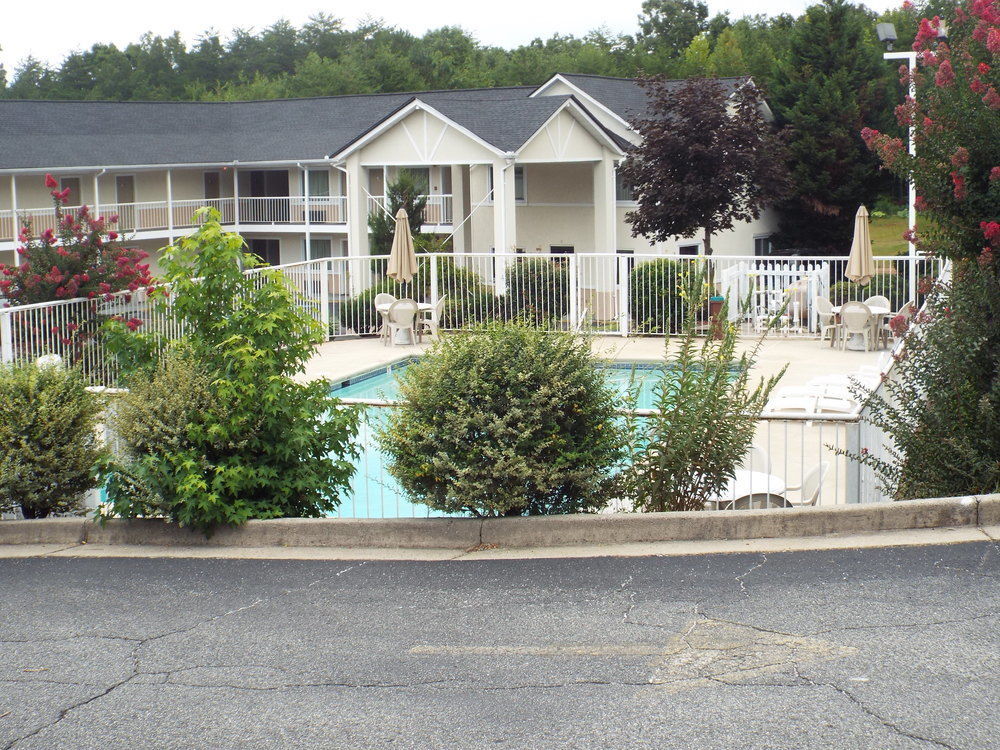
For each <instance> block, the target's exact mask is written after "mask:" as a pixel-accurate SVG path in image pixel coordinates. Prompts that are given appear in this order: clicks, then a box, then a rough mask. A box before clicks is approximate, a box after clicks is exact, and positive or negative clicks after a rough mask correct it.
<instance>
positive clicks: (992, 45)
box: [986, 28, 1000, 55]
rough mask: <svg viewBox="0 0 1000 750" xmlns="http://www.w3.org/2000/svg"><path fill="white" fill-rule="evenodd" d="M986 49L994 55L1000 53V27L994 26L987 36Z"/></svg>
mask: <svg viewBox="0 0 1000 750" xmlns="http://www.w3.org/2000/svg"><path fill="white" fill-rule="evenodd" d="M986 49H988V50H989V51H990V52H992V53H993V54H994V55H1000V29H997V28H992V29H990V32H989V34H988V35H987V36H986Z"/></svg>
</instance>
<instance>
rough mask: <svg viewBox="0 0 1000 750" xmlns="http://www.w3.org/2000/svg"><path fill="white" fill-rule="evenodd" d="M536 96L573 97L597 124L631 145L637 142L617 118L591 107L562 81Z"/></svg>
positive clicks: (632, 133)
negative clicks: (628, 141) (630, 142)
mask: <svg viewBox="0 0 1000 750" xmlns="http://www.w3.org/2000/svg"><path fill="white" fill-rule="evenodd" d="M538 96H575V97H577V98H578V99H579V100H580V102H581V103H582V104H583V106H584V107H586V108H587V111H588V112H590V113H591V114H592V115H593V116H594V118H595V119H596V120H597V121H598V122H599V123H601V124H602V125H603V126H604V127H606V128H607V129H608V130H610V131H611V132H612V133H615V134H616V135H619V136H621V137H622V138H626V139H628V140H630V141H632V142H633V143H637V142H638V141H637V140H636V135H635V133H634V132H632V130H631V129H629V128H628V127H627V126H626V125H623V124H622V122H621V120H619V119H618V117H616V116H615V115H612V114H610V113H609V112H605V111H604V110H602V109H601V108H600V107H596V106H593V105H591V103H590V101H588V99H587V98H586V97H585V96H583V95H582V94H581V92H580V91H579V90H578V89H576V88H573V87H572V86H568V85H567V84H565V83H563V82H562V81H555V82H553V83H552V84H551V85H550V86H548V87H547V88H546V89H545V91H544V92H542V93H541V94H538Z"/></svg>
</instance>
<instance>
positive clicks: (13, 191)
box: [10, 175, 21, 240]
mask: <svg viewBox="0 0 1000 750" xmlns="http://www.w3.org/2000/svg"><path fill="white" fill-rule="evenodd" d="M10 214H11V217H12V218H11V232H12V234H13V236H12V237H11V239H12V240H16V239H17V236H18V235H19V234H20V233H21V227H20V226H19V224H20V223H21V222H20V221H18V219H17V177H15V176H14V175H11V176H10Z"/></svg>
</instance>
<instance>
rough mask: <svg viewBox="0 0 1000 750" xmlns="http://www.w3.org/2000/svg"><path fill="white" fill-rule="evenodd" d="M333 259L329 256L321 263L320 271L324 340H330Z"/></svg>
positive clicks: (320, 309) (320, 299)
mask: <svg viewBox="0 0 1000 750" xmlns="http://www.w3.org/2000/svg"><path fill="white" fill-rule="evenodd" d="M332 265H333V261H332V260H330V259H329V258H327V259H326V260H324V261H323V263H322V264H321V265H320V269H319V271H320V273H319V304H320V308H319V317H320V320H321V321H322V322H323V340H324V341H329V340H330V274H331V273H332V272H333V269H332Z"/></svg>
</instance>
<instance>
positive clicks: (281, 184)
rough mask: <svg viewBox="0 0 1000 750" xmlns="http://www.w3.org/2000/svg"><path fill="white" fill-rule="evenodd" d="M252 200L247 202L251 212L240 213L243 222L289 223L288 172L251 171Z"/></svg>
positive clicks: (283, 170)
mask: <svg viewBox="0 0 1000 750" xmlns="http://www.w3.org/2000/svg"><path fill="white" fill-rule="evenodd" d="M250 198H251V200H249V201H246V203H247V204H248V205H247V208H248V209H249V210H248V211H243V210H241V211H240V219H241V220H243V221H246V222H248V223H254V222H257V223H261V222H262V223H268V224H279V223H280V224H286V223H288V215H289V211H288V170H287V169H255V170H253V171H251V172H250ZM241 208H242V207H241Z"/></svg>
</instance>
